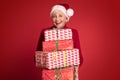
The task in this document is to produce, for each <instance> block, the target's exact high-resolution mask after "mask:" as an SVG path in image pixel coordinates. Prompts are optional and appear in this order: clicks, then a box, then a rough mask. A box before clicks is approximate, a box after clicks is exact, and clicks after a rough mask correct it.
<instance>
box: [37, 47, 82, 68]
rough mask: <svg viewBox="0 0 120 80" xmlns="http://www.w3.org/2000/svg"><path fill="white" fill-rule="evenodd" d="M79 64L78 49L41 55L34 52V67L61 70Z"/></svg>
mask: <svg viewBox="0 0 120 80" xmlns="http://www.w3.org/2000/svg"><path fill="white" fill-rule="evenodd" d="M79 64H80V59H79V50H78V49H71V50H63V51H55V52H54V51H52V52H43V53H42V54H41V53H39V52H36V65H37V66H38V65H39V66H43V67H44V68H47V69H55V68H62V67H66V66H72V65H79Z"/></svg>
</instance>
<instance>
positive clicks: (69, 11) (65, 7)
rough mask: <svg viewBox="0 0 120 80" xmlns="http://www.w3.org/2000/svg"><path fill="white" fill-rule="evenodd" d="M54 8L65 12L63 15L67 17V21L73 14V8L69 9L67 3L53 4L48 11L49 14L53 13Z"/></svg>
mask: <svg viewBox="0 0 120 80" xmlns="http://www.w3.org/2000/svg"><path fill="white" fill-rule="evenodd" d="M55 10H60V11H62V12H63V13H64V14H65V16H66V17H67V19H68V21H69V19H70V17H71V16H73V14H74V11H73V9H71V8H70V7H69V5H68V4H58V5H54V6H53V7H52V10H51V12H50V16H52V13H53V12H54V11H55Z"/></svg>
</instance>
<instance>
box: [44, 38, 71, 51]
mask: <svg viewBox="0 0 120 80" xmlns="http://www.w3.org/2000/svg"><path fill="white" fill-rule="evenodd" d="M42 46H43V51H54V50H56V48H57V47H58V50H65V49H73V40H58V41H44V42H42Z"/></svg>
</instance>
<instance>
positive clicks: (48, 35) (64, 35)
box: [44, 29, 72, 41]
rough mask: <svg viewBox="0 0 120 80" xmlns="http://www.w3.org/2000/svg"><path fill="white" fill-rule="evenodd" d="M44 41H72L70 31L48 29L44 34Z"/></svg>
mask: <svg viewBox="0 0 120 80" xmlns="http://www.w3.org/2000/svg"><path fill="white" fill-rule="evenodd" d="M44 35H45V41H53V40H68V39H72V30H71V29H50V30H46V31H45V32H44Z"/></svg>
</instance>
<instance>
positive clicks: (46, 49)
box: [35, 29, 80, 80]
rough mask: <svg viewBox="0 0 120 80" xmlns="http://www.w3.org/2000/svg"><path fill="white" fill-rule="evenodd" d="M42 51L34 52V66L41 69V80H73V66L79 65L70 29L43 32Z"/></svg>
mask: <svg viewBox="0 0 120 80" xmlns="http://www.w3.org/2000/svg"><path fill="white" fill-rule="evenodd" d="M44 38H45V41H43V42H42V47H43V51H36V54H35V58H36V66H37V67H41V68H43V70H42V79H43V80H74V66H75V65H79V64H80V58H79V49H76V48H74V47H73V46H74V44H73V39H72V30H71V29H50V30H46V31H44Z"/></svg>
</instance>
